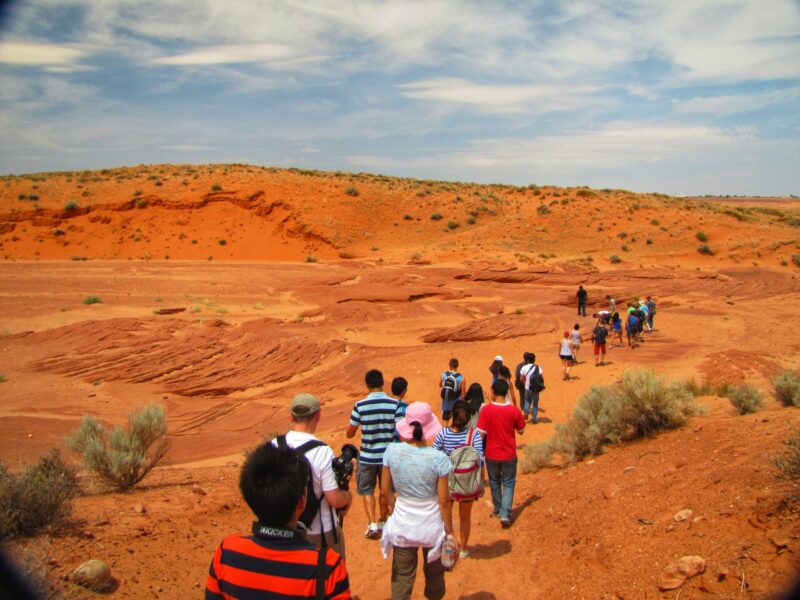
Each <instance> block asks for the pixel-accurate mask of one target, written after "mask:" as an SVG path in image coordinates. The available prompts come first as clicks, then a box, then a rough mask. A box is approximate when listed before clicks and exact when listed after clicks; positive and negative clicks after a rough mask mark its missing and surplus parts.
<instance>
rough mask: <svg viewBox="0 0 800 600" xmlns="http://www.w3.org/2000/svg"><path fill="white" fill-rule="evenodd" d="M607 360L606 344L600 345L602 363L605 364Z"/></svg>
mask: <svg viewBox="0 0 800 600" xmlns="http://www.w3.org/2000/svg"><path fill="white" fill-rule="evenodd" d="M605 362H606V345H605V344H603V345H602V346H600V364H601V365H603V364H605Z"/></svg>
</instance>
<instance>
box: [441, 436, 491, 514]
mask: <svg viewBox="0 0 800 600" xmlns="http://www.w3.org/2000/svg"><path fill="white" fill-rule="evenodd" d="M474 437H475V428H473V427H471V428H470V430H469V433H468V434H467V443H466V444H464V445H463V446H458V447H457V448H455V449H454V450H453V451H452V452H451V453H450V463H451V464H452V465H453V470H452V471H450V475H449V476H448V487H449V488H450V497H451V498H453V500H474V499H476V498H479V497H480V495H481V493H482V492H483V477H482V476H481V455H480V453H479V452H478V451H477V450H476V449H475V446H473V445H472V439H473V438H474Z"/></svg>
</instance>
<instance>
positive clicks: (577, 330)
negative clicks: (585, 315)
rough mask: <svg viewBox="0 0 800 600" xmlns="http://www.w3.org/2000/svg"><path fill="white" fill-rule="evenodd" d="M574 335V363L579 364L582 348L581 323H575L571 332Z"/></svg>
mask: <svg viewBox="0 0 800 600" xmlns="http://www.w3.org/2000/svg"><path fill="white" fill-rule="evenodd" d="M570 336H572V358H573V362H574V364H576V365H577V364H578V350H580V349H581V326H580V323H575V327H574V328H573V329H572V332H571V333H570Z"/></svg>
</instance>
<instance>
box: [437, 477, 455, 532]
mask: <svg viewBox="0 0 800 600" xmlns="http://www.w3.org/2000/svg"><path fill="white" fill-rule="evenodd" d="M436 491H437V495H438V496H439V512H440V513H441V515H442V521H443V522H444V532H445V533H446V534H448V535H453V502H452V501H451V500H450V487H449V486H448V484H447V475H445V476H444V477H439V481H438V482H437V484H436Z"/></svg>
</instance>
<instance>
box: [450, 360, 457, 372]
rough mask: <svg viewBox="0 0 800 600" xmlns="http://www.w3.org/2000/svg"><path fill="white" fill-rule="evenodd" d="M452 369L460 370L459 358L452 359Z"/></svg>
mask: <svg viewBox="0 0 800 600" xmlns="http://www.w3.org/2000/svg"><path fill="white" fill-rule="evenodd" d="M450 368H451V369H457V368H458V359H457V358H451V359H450Z"/></svg>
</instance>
